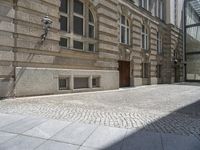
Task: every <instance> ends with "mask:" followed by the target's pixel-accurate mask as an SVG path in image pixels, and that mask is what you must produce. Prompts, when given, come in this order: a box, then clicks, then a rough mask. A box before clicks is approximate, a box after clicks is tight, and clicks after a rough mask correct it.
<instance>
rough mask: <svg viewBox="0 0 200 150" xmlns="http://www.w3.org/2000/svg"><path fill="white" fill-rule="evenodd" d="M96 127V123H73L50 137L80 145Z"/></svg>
mask: <svg viewBox="0 0 200 150" xmlns="http://www.w3.org/2000/svg"><path fill="white" fill-rule="evenodd" d="M96 128H97V126H96V125H89V124H80V123H73V124H70V125H69V126H67V127H66V128H65V129H63V130H62V131H60V132H59V133H58V134H56V135H55V136H53V137H52V138H51V139H53V140H57V141H61V142H67V143H70V144H76V145H82V144H83V143H84V141H85V140H86V139H87V138H88V137H89V136H90V135H91V133H92V132H93V131H94V130H95V129H96Z"/></svg>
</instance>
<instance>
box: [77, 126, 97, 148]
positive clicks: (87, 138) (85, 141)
mask: <svg viewBox="0 0 200 150" xmlns="http://www.w3.org/2000/svg"><path fill="white" fill-rule="evenodd" d="M98 128H99V126H96V127H95V129H94V130H93V131H92V132H91V133H90V135H88V136H87V137H86V138H85V140H84V141H83V143H82V144H81V145H80V146H83V145H84V143H85V142H86V141H87V140H88V139H89V137H90V136H92V134H93V133H94V132H95V131H96V130H97V129H98Z"/></svg>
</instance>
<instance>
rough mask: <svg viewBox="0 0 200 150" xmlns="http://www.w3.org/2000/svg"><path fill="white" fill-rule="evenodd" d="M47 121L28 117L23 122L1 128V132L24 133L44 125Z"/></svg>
mask: <svg viewBox="0 0 200 150" xmlns="http://www.w3.org/2000/svg"><path fill="white" fill-rule="evenodd" d="M44 121H46V119H40V118H36V117H26V118H24V119H22V120H19V121H16V122H14V123H11V124H9V125H7V126H4V127H2V128H0V130H1V131H7V132H12V133H20V134H21V133H23V132H25V131H27V130H30V129H31V128H33V127H35V126H37V125H39V124H41V123H43V122H44Z"/></svg>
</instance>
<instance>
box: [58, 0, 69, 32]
mask: <svg viewBox="0 0 200 150" xmlns="http://www.w3.org/2000/svg"><path fill="white" fill-rule="evenodd" d="M68 7H69V3H68V0H61V7H60V29H61V30H63V31H66V32H68V22H69V21H68V19H69V8H68Z"/></svg>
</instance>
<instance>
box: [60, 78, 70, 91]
mask: <svg viewBox="0 0 200 150" xmlns="http://www.w3.org/2000/svg"><path fill="white" fill-rule="evenodd" d="M69 80H70V79H69V78H60V79H59V89H60V90H69Z"/></svg>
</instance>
